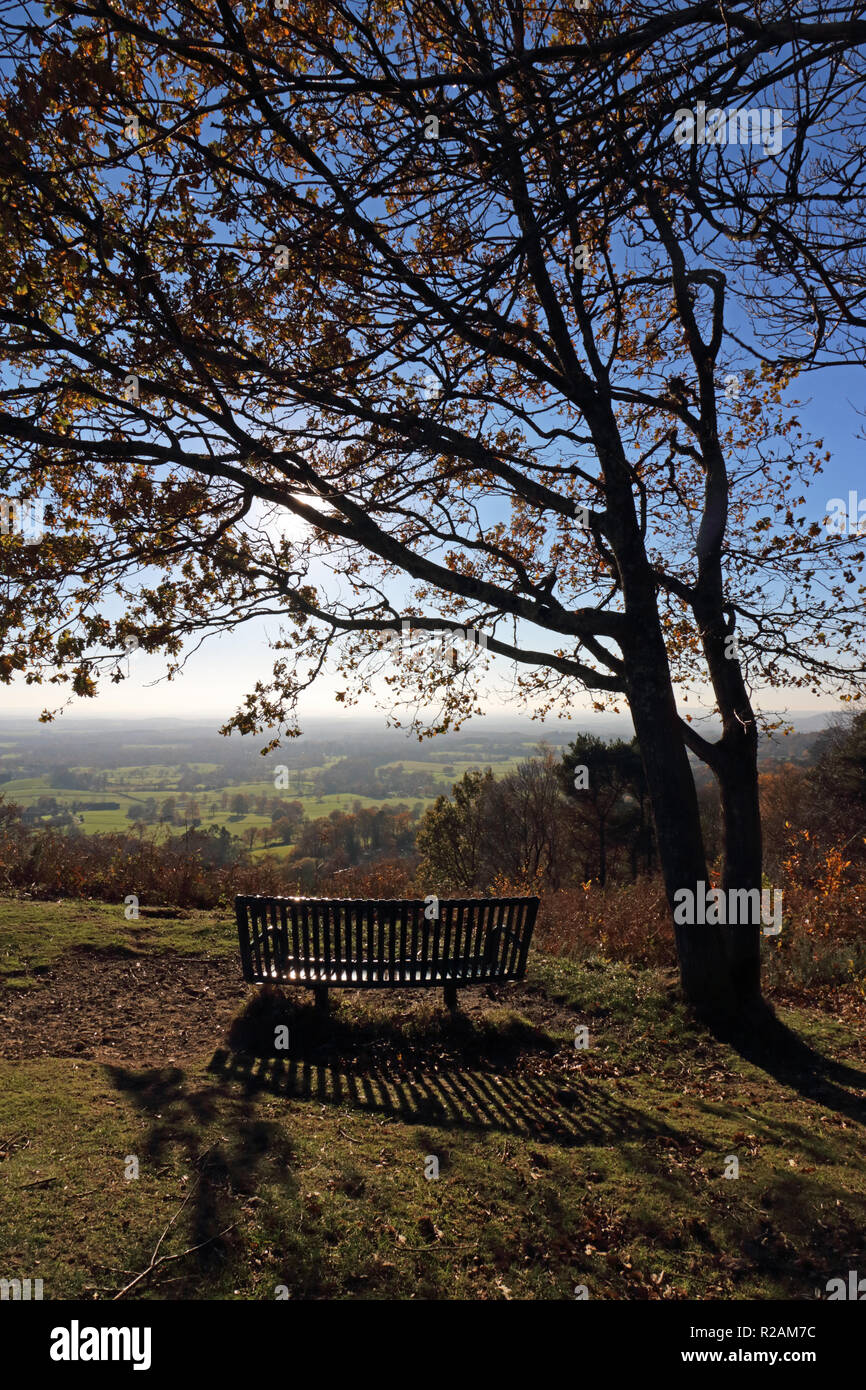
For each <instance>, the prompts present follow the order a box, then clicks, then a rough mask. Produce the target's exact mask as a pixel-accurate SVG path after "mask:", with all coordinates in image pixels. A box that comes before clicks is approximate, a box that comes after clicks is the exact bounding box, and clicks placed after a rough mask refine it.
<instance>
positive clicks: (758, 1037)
mask: <svg viewBox="0 0 866 1390" xmlns="http://www.w3.org/2000/svg"><path fill="white" fill-rule="evenodd" d="M713 1032H714V1035H715V1036H716V1037H717V1038H718V1039H719V1041H720V1042H724V1043H726V1044H727V1045H728V1046H729V1047H731V1048H732V1049H733V1050H734V1051H735V1052H736V1053H737V1054H738V1055H739V1056H740V1057H742V1058H743V1060H744V1061H747V1062H751V1063H752V1065H753V1066H756V1067H759V1068H760V1069H761V1071H764V1072H766V1073H767V1075H768V1076H771V1077H773V1079H774V1080H775V1081H778V1082H780V1083H781V1084H782V1085H784V1086H789V1087H790V1088H791V1089H792V1090H794V1091H796V1092H797V1093H798V1095H801V1096H803V1097H804V1099H807V1100H811V1101H814V1102H816V1103H817V1104H818V1105H821V1106H823V1107H825V1108H826V1109H828V1110H834V1111H836V1113H837V1114H840V1115H844V1116H845V1118H846V1119H848V1120H851V1121H852V1122H853V1123H854V1124H857V1125H864V1124H866V1096H864V1095H857V1094H856V1093H855V1091H856V1090H861V1091H866V1071H862V1070H860V1069H859V1068H858V1067H853V1066H850V1065H849V1064H848V1063H847V1062H839V1061H837V1060H836V1059H835V1058H833V1057H828V1056H826V1055H825V1054H824V1053H822V1052H819V1051H818V1049H817V1048H816V1047H813V1046H812V1044H811V1043H808V1042H806V1040H805V1039H804V1038H802V1037H800V1035H799V1034H798V1033H795V1032H794V1030H793V1029H792V1028H790V1027H789V1026H788V1025H787V1024H786V1023H783V1022H782V1020H781V1019H779V1018H778V1017H776V1016H775V1015H768V1016H767V1017H766V1018H764V1019H762V1020H761V1021H760V1023H759V1024H758V1025H757V1026H751V1027H743V1026H737V1025H732V1026H728V1027H724V1026H717V1027H716V1028H714V1030H713ZM846 1086H847V1087H852V1088H855V1091H852V1090H845V1089H844V1088H845V1087H846Z"/></svg>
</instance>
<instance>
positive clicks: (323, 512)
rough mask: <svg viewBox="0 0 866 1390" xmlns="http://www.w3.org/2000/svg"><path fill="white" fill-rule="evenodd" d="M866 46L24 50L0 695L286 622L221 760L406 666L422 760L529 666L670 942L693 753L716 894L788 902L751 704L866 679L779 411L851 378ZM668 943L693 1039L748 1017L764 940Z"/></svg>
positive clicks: (455, 26)
mask: <svg viewBox="0 0 866 1390" xmlns="http://www.w3.org/2000/svg"><path fill="white" fill-rule="evenodd" d="M859 8H860V7H859V6H856V7H853V8H852V11H851V14H850V16H848V17H846V18H845V19H844V20H838V19H836V18H835V16H834V17H833V18H832V19H828V20H825V19H824V17H823V15H822V11H821V7H820V6H817V5H810V3H809V0H805V3H804V4H797V5H794V4H793V0H768V3H767V4H765V5H764V6H762V11H761V17H757V16H756V15H755V14H753V13H752V12H751V10H749V11H748V12H744V11H743V10H741V9H740V8H739V7H730V6H727V5H725V6H721V5H717V4H701V3H699V4H695V5H685V6H681V7H673V8H672V10H671V12H669V13H668V12H663V13H659V12H658V7H657V6H656V5H654V4H641V3H640V2H639V0H638V3H630V4H628V5H625V4H619V3H617V0H614V3H612V4H611V5H609V6H601V5H592V6H590V7H589V8H588V9H586V10H584V9H580V10H578V9H577V8H576V7H573V6H564V7H561V8H557V9H553V8H550V7H548V6H546V5H530V4H525V3H522V0H489V3H483V4H478V3H477V0H470V3H468V4H457V3H456V0H437V3H436V4H435V5H430V4H427V3H423V4H422V3H420V0H407V3H406V4H405V5H404V6H403V7H402V8H401V9H399V10H398V9H397V8H396V7H395V6H394V5H393V3H392V0H367V3H365V4H364V6H363V9H362V11H360V12H359V11H357V10H356V9H355V8H354V7H351V8H350V7H348V6H346V5H344V4H342V3H340V2H339V0H337V3H335V4H333V5H329V6H326V7H319V6H309V5H307V4H303V3H300V4H296V5H292V6H291V7H283V6H280V13H278V14H276V15H271V14H270V13H269V11H268V10H267V8H266V7H264V6H252V5H249V6H248V5H246V4H240V5H237V6H230V5H229V4H228V3H227V0H204V3H200V4H196V5H194V6H193V5H191V4H188V3H187V2H186V0H178V3H175V4H174V5H172V7H171V9H170V14H169V18H168V20H167V19H166V11H165V9H164V7H162V6H160V7H157V6H156V5H155V4H153V3H152V0H133V3H132V4H130V5H128V6H125V7H124V12H123V13H119V12H118V11H117V10H115V9H114V8H113V7H112V6H111V4H109V3H104V2H103V0H93V3H88V2H87V0H84V2H83V3H79V0H55V3H50V4H49V5H48V7H47V11H48V13H47V17H46V19H45V20H44V21H43V22H38V21H37V20H36V19H34V17H33V16H31V15H29V13H28V14H27V16H26V17H25V16H24V15H23V13H22V16H21V18H20V20H19V19H18V18H17V15H16V13H13V14H10V15H9V16H7V18H6V20H5V51H4V55H3V56H4V62H3V65H2V71H3V74H4V76H3V78H2V84H3V85H2V129H3V136H4V140H3V150H2V161H0V180H2V185H3V189H4V190H5V196H4V198H3V201H2V204H0V217H2V223H3V240H2V249H0V301H2V305H3V307H2V309H0V322H2V323H4V324H5V326H6V340H5V360H6V364H7V372H6V374H5V377H4V380H3V383H2V391H0V438H2V440H3V442H4V453H3V463H2V468H3V485H4V490H5V492H6V493H7V495H8V496H10V497H12V498H17V499H23V498H24V497H26V496H30V495H36V496H38V497H39V498H41V499H43V501H44V503H45V528H46V529H45V534H44V536H43V539H42V540H41V541H38V543H31V542H32V541H33V540H34V538H33V536H32V535H27V536H25V535H23V534H22V533H21V531H20V529H19V530H16V529H15V528H14V527H12V528H10V527H8V526H7V527H6V528H5V529H6V531H7V532H8V534H6V535H3V536H0V545H2V547H3V558H4V568H5V571H6V574H7V576H8V578H7V581H6V587H5V589H4V590H3V593H2V597H0V627H2V630H3V632H4V634H5V646H4V651H3V654H2V658H0V674H2V676H3V677H4V678H5V679H7V680H11V679H13V678H14V677H15V676H16V675H17V674H19V673H23V674H24V675H25V676H26V678H27V679H30V680H48V681H52V682H56V683H57V684H60V685H62V684H63V683H64V682H68V684H69V686H70V688H71V691H72V692H73V693H74V694H77V695H79V696H84V697H87V696H89V695H92V694H93V693H94V691H95V689H96V685H97V681H98V678H99V676H100V674H101V673H104V674H108V675H109V676H110V678H111V679H114V680H120V679H123V677H124V674H125V672H126V670H127V668H128V659H127V658H128V649H129V645H130V643H131V642H137V643H138V644H139V645H140V646H141V648H142V649H144V650H145V651H150V652H161V653H164V654H165V655H166V657H167V660H168V667H169V671H174V670H176V669H177V667H178V665H179V664H181V663H182V660H183V650H184V644H185V643H186V642H188V640H189V639H191V638H193V637H195V638H198V637H202V636H207V635H211V634H214V633H219V632H221V631H224V630H229V629H231V628H233V627H234V626H236V625H237V624H238V623H239V622H243V621H245V620H246V619H248V618H251V617H253V616H255V615H258V614H272V613H274V612H279V613H282V614H284V615H285V619H286V630H285V632H284V634H283V636H281V637H280V638H279V639H278V640H277V642H276V644H275V645H276V648H277V655H276V660H275V666H274V674H273V679H272V680H271V681H270V682H260V683H258V684H257V685H256V686H255V688H254V690H253V691H251V692H250V695H249V697H248V698H247V700H246V701H245V702H244V704H243V706H242V708H241V709H240V710H239V711H238V712H237V713H236V714H235V715H234V716H233V718H231V719H230V720H229V721H228V723H227V725H226V730H227V731H229V730H239V731H240V732H249V731H254V730H259V729H268V730H273V729H274V728H276V729H277V730H278V733H279V731H280V730H283V731H286V732H292V731H295V730H296V723H295V721H294V714H293V710H294V702H295V700H296V698H297V696H298V694H299V693H300V692H301V691H302V690H303V689H305V688H306V687H307V686H308V685H309V684H310V682H311V681H313V680H314V679H315V678H316V676H317V675H318V674H319V673H320V672H321V671H322V669H323V667H324V665H325V662H326V660H328V659H329V658H330V657H332V656H337V657H338V659H339V662H340V669H341V670H342V671H343V672H344V673H345V677H346V681H345V686H344V688H343V689H341V690H340V691H339V693H338V698H340V699H343V700H345V701H350V700H352V699H353V698H355V695H356V693H357V692H358V691H359V690H361V689H364V688H366V685H367V683H368V682H369V680H370V679H371V677H372V676H373V674H374V673H376V672H377V671H378V672H380V673H382V675H383V676H384V679H385V680H386V681H388V682H390V684H391V688H392V690H393V692H394V696H395V699H401V698H404V697H405V699H406V700H408V701H415V702H416V708H421V709H424V708H426V707H427V706H430V705H433V704H435V702H437V701H438V702H439V712H438V714H437V715H435V716H434V717H433V719H432V720H430V721H429V722H428V726H427V727H426V729H425V730H424V731H425V732H435V731H437V730H438V729H443V728H447V727H449V726H451V725H452V724H456V723H459V721H460V719H461V718H463V717H465V716H466V715H468V714H469V713H471V712H472V711H473V710H475V709H476V708H477V707H478V689H479V680H480V679H481V677H482V674H483V670H484V668H485V663H486V661H487V660H488V659H490V658H492V657H498V658H504V659H506V660H508V661H511V662H513V663H514V667H515V672H516V673H517V672H518V671H521V672H522V675H520V676H519V678H518V679H517V686H518V689H519V690H520V691H521V692H522V694H523V696H524V697H525V698H526V699H527V700H528V701H529V702H530V703H531V704H532V706H533V708H534V709H535V710H536V711H538V712H539V713H545V712H547V711H548V710H550V709H551V708H552V707H554V706H555V705H556V704H559V705H560V706H562V705H565V706H566V707H567V705H568V702H569V700H570V699H571V698H572V697H573V694H574V692H575V691H576V690H587V691H590V692H592V694H593V697H594V698H595V700H596V701H597V703H598V704H599V705H601V706H605V705H606V704H608V703H610V702H614V703H615V702H617V701H620V700H622V701H625V702H627V704H628V706H629V709H630V711H631V715H632V719H633V722H634V728H635V733H636V736H637V739H638V742H639V746H640V750H641V758H642V761H643V767H644V773H645V777H646V784H647V791H648V797H649V801H650V804H651V807H652V813H653V821H654V826H655V832H656V841H657V846H658V854H659V861H660V864H661V869H662V873H663V876H664V880H665V886H666V890H667V895H668V899H669V902H670V903H671V905H672V906H673V904H674V901H675V895H676V893H677V891H678V890H679V889H681V888H682V887H691V888H692V890H694V889H695V887H696V885H697V884H698V883H699V882H704V881H706V879H707V868H706V855H705V850H704V845H703V841H702V837H701V830H700V820H699V815H698V805H697V798H696V793H695V785H694V778H693V776H692V771H691V767H690V764H689V760H688V750H691V752H692V753H693V754H695V755H696V756H697V757H698V758H700V759H702V760H703V761H704V762H705V763H706V764H707V765H708V766H709V767H711V769H712V771H713V774H714V776H715V777H716V779H717V781H718V784H719V788H720V798H721V806H722V816H723V839H724V865H723V873H722V886H723V888H745V889H749V888H754V887H757V886H760V883H761V831H760V815H759V805H758V791H757V762H756V748H757V731H758V719H757V715H756V713H755V710H754V709H753V705H752V702H751V699H750V694H749V691H750V688H751V687H752V686H753V685H754V684H755V683H756V682H758V681H760V680H763V681H764V682H765V683H767V684H769V685H771V686H782V685H785V684H789V685H790V684H793V685H808V686H811V687H813V688H817V687H829V688H832V689H835V690H837V691H838V692H841V693H842V694H843V695H845V696H846V697H850V696H851V695H852V694H857V693H859V691H858V686H859V683H860V682H861V681H862V677H863V674H864V666H863V655H862V653H863V651H864V650H866V647H864V644H863V642H862V626H863V615H862V593H863V590H862V586H861V587H860V589H859V591H858V588H857V580H856V574H855V566H856V565H857V564H858V563H859V562H861V561H862V559H863V552H862V549H861V548H860V539H859V537H858V536H857V535H856V534H849V535H838V536H833V537H830V538H828V537H827V536H826V535H825V534H824V533H823V532H822V529H821V526H820V524H818V523H812V524H809V523H807V522H806V519H805V516H804V514H803V512H802V510H801V508H802V506H803V491H802V489H803V484H804V481H806V480H808V479H810V478H812V477H813V476H814V475H815V472H816V471H817V470H818V469H819V467H820V463H821V456H820V450H819V448H818V447H817V446H813V445H812V443H811V442H810V441H809V440H808V439H804V438H802V436H801V434H800V433H799V432H798V426H797V423H796V415H795V413H794V407H793V405H792V404H791V401H790V391H789V387H790V384H791V382H792V381H793V380H794V378H795V376H796V374H797V373H798V372H806V371H811V370H815V369H817V368H818V367H820V366H823V365H836V364H839V363H841V362H847V361H859V360H860V358H861V356H862V327H863V322H864V318H863V294H864V290H863V288H862V286H863V283H864V282H863V251H862V246H863V243H862V236H861V223H862V215H863V210H864V209H863V202H864V200H863V186H862V178H863V176H862V174H861V171H860V162H859V156H858V151H859V149H860V148H861V146H862V141H863V130H862V126H863V91H862V77H861V74H860V63H861V58H862V52H861V50H862V45H863V43H864V41H866V22H864V20H862V19H860V18H859ZM708 98H709V100H711V101H716V102H717V103H718V106H717V107H716V108H713V111H711V112H710V113H708V112H707V111H706V106H707V101H708ZM777 109H778V111H779V114H780V115H781V111H782V109H784V111H785V113H786V119H787V120H788V122H789V132H790V138H789V139H788V140H787V143H786V142H785V141H783V140H782V139H781V137H780V138H779V140H778V142H777V140H776V135H777V133H779V132H777V130H776V123H775V117H774V113H775V112H776V111H777ZM726 110H727V111H731V112H733V113H734V115H732V116H731V119H730V128H731V130H734V127H735V124H736V130H737V132H738V137H737V138H739V132H740V131H741V130H744V131H745V136H746V139H745V142H744V143H743V144H737V143H725V141H726V140H727V135H728V123H727V121H726ZM689 111H690V112H692V113H693V114H692V116H690V117H689V118H688V120H686V119H685V118H684V116H683V113H684V112H686V113H688V112H689ZM737 113H739V116H742V121H741V120H740V119H739V116H737ZM750 113H753V114H754V113H757V127H755V125H754V123H750V122H752V117H751V116H750ZM762 113H766V114H768V115H769V117H770V118H771V119H770V121H768V122H767V124H766V131H765V128H764V124H763V114H762ZM708 114H709V115H711V116H712V117H713V119H712V120H711V121H710V125H709V128H710V129H711V130H712V132H713V141H712V142H710V141H708V140H707V139H706V138H705V137H706V135H707V129H708V126H707V116H708ZM734 116H737V120H736V123H735V121H734ZM719 118H720V120H721V124H719ZM689 120H690V121H691V126H689ZM755 129H757V135H755V133H754V132H755ZM720 132H721V136H720ZM762 132H763V134H762ZM762 138H763V140H764V144H763V146H762V145H761V143H760V141H761V139H762ZM750 141H751V142H752V143H749V142H750ZM828 149H829V150H830V153H829V154H828V153H827V151H828ZM849 154H850V158H849ZM828 209H831V210H832V211H831V212H828ZM280 518H282V519H283V520H285V519H287V518H289V519H291V526H290V527H287V526H285V525H279V524H278V523H279V519H280ZM118 599H119V600H120V609H121V615H120V616H117V614H118V606H117V605H118ZM456 629H459V631H460V633H461V634H462V636H461V637H457V636H455V630H456ZM701 682H704V683H707V684H708V685H709V687H710V689H711V691H712V701H713V703H714V706H715V711H716V713H717V716H718V718H719V721H720V724H721V735H720V736H719V737H717V738H713V737H711V736H709V735H708V734H701V733H700V732H699V731H698V730H697V728H696V727H695V725H694V723H693V722H692V721H691V720H690V719H689V718H683V717H682V716H681V715H680V713H679V711H678V709H677V705H676V699H675V688H676V687H677V686H683V687H685V688H686V689H689V688H691V689H694V688H695V685H696V684H698V685H699V684H700V683H701ZM46 717H50V711H46ZM277 736H278V735H277ZM675 930H676V936H677V947H678V952H679V958H680V966H681V974H682V980H683V985H684V988H685V991H686V993H687V995H688V997H689V998H690V999H691V1000H692V1002H693V1003H694V1004H695V1005H696V1006H697V1007H699V1008H701V1009H702V1010H703V1011H704V1012H706V1013H716V1014H728V1015H729V1014H733V1013H746V1014H750V1015H754V1016H759V1015H760V1008H761V998H760V968H759V963H760V953H759V934H758V933H759V927H758V926H757V925H754V924H750V925H744V926H720V927H710V926H703V927H700V928H694V927H688V926H678V927H677V928H676V929H675Z"/></svg>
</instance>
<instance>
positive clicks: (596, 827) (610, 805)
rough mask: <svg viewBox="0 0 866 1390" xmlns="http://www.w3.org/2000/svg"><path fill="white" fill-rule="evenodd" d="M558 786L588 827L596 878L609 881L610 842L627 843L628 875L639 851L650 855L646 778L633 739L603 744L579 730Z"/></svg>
mask: <svg viewBox="0 0 866 1390" xmlns="http://www.w3.org/2000/svg"><path fill="white" fill-rule="evenodd" d="M559 774H560V784H561V786H562V789H563V791H564V792H565V794H566V796H568V797H570V798H572V799H573V801H574V806H575V813H576V815H577V817H578V819H579V820H580V822H581V823H582V824H583V825H585V826H588V827H589V828H590V830H591V833H592V836H593V839H594V840H595V844H596V849H597V854H598V879H599V882H600V883H601V885H602V886H604V884H605V883H606V882H607V867H608V849H609V846H610V844H611V842H612V841H613V843H617V842H620V841H622V839H624V838H627V839H628V841H629V842H630V857H631V864H632V875H633V876H634V875H635V874H636V872H637V863H638V857H639V856H640V855H641V854H642V855H643V858H644V864H645V865H648V862H649V861H650V860H651V856H652V838H651V834H652V832H651V830H650V827H649V825H648V824H647V816H646V779H645V777H644V773H643V764H642V762H641V756H640V749H639V748H638V747H637V744H636V742H634V741H633V742H631V743H626V742H625V741H624V740H623V739H616V740H615V741H614V742H611V743H609V744H608V743H605V742H604V740H603V739H600V738H595V737H594V736H593V735H592V734H581V735H580V736H579V737H578V738H576V739H575V740H574V742H573V743H572V745H571V747H570V748H568V749H566V751H565V752H564V753H563V755H562V762H561V764H560V768H559Z"/></svg>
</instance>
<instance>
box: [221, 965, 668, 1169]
mask: <svg viewBox="0 0 866 1390" xmlns="http://www.w3.org/2000/svg"><path fill="white" fill-rule="evenodd" d="M280 1030H282V1031H283V1036H282V1038H280ZM278 1040H279V1041H278ZM279 1043H282V1044H283V1045H282V1046H280V1045H279ZM561 1046H562V1044H561V1041H557V1040H556V1039H554V1038H551V1037H550V1036H549V1034H548V1033H546V1032H545V1031H544V1029H543V1028H539V1027H536V1026H535V1025H534V1024H531V1023H529V1022H527V1021H526V1020H524V1019H520V1018H517V1017H514V1016H511V1015H508V1014H506V1015H505V1016H504V1017H501V1018H496V1017H495V1016H494V1017H487V1016H485V1015H484V1014H483V1013H482V1014H481V1015H475V1016H474V1017H470V1016H468V1015H466V1014H463V1013H460V1012H458V1013H457V1014H449V1013H448V1012H446V1011H445V1010H443V1009H435V1008H434V1009H433V1010H428V1011H427V1012H426V1013H422V1014H420V1015H419V1013H418V1012H417V1011H415V1010H413V1012H412V1015H411V1016H410V1018H408V1019H406V1020H404V1021H402V1022H401V1020H400V1018H399V1016H398V1017H395V1016H394V1014H393V1011H392V1012H390V1013H386V1012H385V1011H377V1012H376V1013H375V1014H369V1015H367V1014H365V1013H364V1012H361V1013H359V1014H353V1013H350V1014H348V1015H342V1014H341V1013H336V1014H331V1015H328V1016H325V1017H323V1016H322V1015H320V1014H319V1013H317V1012H316V1010H315V1009H314V1008H312V1007H311V1006H309V1005H308V1004H306V1003H304V1002H299V1001H298V1000H297V999H296V998H293V997H292V998H286V997H285V996H284V995H283V994H282V993H281V992H280V991H278V990H263V991H260V992H259V993H257V994H256V996H255V997H254V998H253V999H251V1000H250V1001H249V1003H248V1005H247V1007H246V1008H245V1009H244V1010H243V1011H242V1012H241V1013H240V1014H239V1015H238V1017H237V1018H236V1019H235V1020H234V1021H233V1023H232V1025H231V1027H230V1029H229V1032H228V1035H227V1046H226V1047H222V1048H218V1049H217V1051H216V1052H215V1053H214V1055H213V1057H212V1058H211V1061H210V1064H209V1067H208V1071H209V1073H210V1074H211V1075H212V1076H214V1077H218V1078H219V1079H220V1081H221V1082H222V1083H226V1084H229V1083H230V1084H232V1085H233V1086H237V1087H238V1088H239V1089H240V1090H241V1092H242V1093H243V1094H244V1095H246V1096H252V1095H253V1094H255V1093H257V1092H262V1091H265V1092H268V1093H269V1094H271V1095H274V1096H279V1097H281V1098H282V1099H284V1100H315V1101H317V1102H319V1103H321V1104H325V1105H333V1106H335V1107H338V1108H343V1109H352V1110H356V1111H361V1112H363V1113H366V1114H372V1115H377V1116H382V1117H386V1118H389V1119H393V1120H400V1121H401V1122H403V1123H404V1124H410V1125H431V1124H435V1125H437V1126H439V1127H441V1128H444V1129H451V1130H463V1131H467V1132H472V1131H474V1132H476V1133H480V1132H484V1131H499V1132H501V1133H505V1134H515V1135H521V1136H524V1137H531V1138H533V1139H535V1140H538V1141H542V1142H543V1141H547V1142H550V1143H557V1144H561V1145H564V1146H570V1145H571V1146H573V1145H580V1144H600V1143H602V1144H603V1143H613V1142H620V1141H623V1140H626V1139H629V1138H631V1139H634V1138H637V1137H644V1136H646V1135H648V1134H649V1133H650V1132H653V1133H658V1134H661V1133H665V1132H667V1127H666V1126H665V1125H664V1124H662V1123H659V1124H655V1123H650V1124H648V1122H647V1117H646V1115H645V1114H643V1113H641V1112H639V1111H633V1110H632V1109H631V1108H630V1107H629V1105H628V1104H627V1103H625V1102H623V1101H621V1100H619V1099H617V1098H615V1097H613V1096H611V1095H609V1094H608V1093H607V1092H606V1090H605V1089H603V1088H601V1087H597V1086H595V1085H593V1084H592V1083H590V1082H589V1081H587V1080H586V1079H585V1078H582V1077H579V1076H575V1075H573V1074H572V1075H568V1074H564V1072H563V1069H562V1068H561V1066H557V1065H556V1062H554V1061H553V1058H554V1054H556V1053H557V1052H560V1049H561ZM551 1063H553V1066H551Z"/></svg>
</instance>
